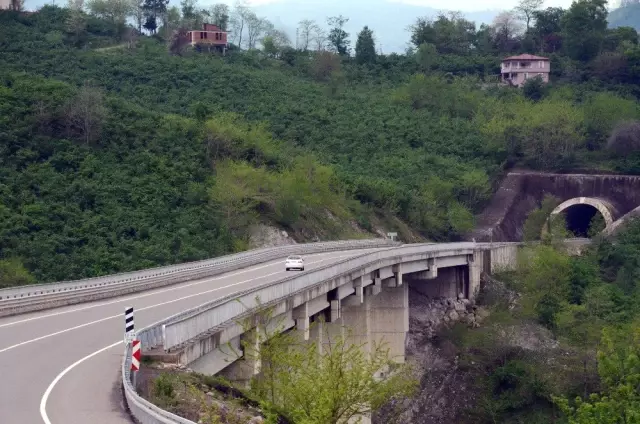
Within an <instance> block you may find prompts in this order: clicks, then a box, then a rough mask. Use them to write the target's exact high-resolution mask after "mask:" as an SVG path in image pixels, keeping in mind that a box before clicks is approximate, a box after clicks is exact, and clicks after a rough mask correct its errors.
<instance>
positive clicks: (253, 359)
mask: <svg viewBox="0 0 640 424" xmlns="http://www.w3.org/2000/svg"><path fill="white" fill-rule="evenodd" d="M260 336H261V335H260V333H259V330H258V329H256V328H254V329H252V330H250V331H248V332H246V333H244V334H243V335H242V336H241V340H242V344H241V346H242V348H243V357H242V358H241V359H238V360H237V361H235V362H234V363H233V364H231V365H229V366H228V367H226V368H225V369H224V370H222V372H221V373H220V375H222V376H224V377H225V378H227V379H229V380H230V381H233V382H236V383H238V384H240V385H245V386H246V385H248V384H249V382H250V381H251V378H253V376H254V375H257V374H258V373H260V368H261V366H262V364H261V361H260V347H261V344H262V343H261V341H260Z"/></svg>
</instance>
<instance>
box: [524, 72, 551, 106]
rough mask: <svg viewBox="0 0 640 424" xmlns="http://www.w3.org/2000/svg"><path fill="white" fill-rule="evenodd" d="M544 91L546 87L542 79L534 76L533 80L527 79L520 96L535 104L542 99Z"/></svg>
mask: <svg viewBox="0 0 640 424" xmlns="http://www.w3.org/2000/svg"><path fill="white" fill-rule="evenodd" d="M545 91H546V86H545V83H544V81H543V80H542V77H541V76H540V75H536V76H535V77H534V78H529V79H528V80H527V81H526V82H525V83H524V85H523V86H522V94H524V97H526V98H527V99H529V100H533V101H534V102H537V101H538V100H540V99H542V97H543V96H544V94H545Z"/></svg>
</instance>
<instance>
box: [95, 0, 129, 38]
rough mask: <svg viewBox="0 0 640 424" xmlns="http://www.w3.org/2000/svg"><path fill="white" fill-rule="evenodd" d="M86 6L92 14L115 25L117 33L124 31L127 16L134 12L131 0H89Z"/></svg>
mask: <svg viewBox="0 0 640 424" xmlns="http://www.w3.org/2000/svg"><path fill="white" fill-rule="evenodd" d="M87 8H88V9H89V11H90V12H91V13H92V14H94V15H96V16H98V17H101V18H104V19H107V20H108V21H110V22H111V23H112V24H113V25H115V26H116V27H117V28H118V33H119V34H121V33H122V32H123V31H124V28H125V26H126V21H127V18H128V17H129V16H132V15H133V13H134V4H133V3H132V2H131V0H89V2H88V3H87Z"/></svg>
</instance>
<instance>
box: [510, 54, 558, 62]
mask: <svg viewBox="0 0 640 424" xmlns="http://www.w3.org/2000/svg"><path fill="white" fill-rule="evenodd" d="M505 60H549V58H548V57H542V56H535V55H532V54H521V55H518V56H509V57H506V58H504V59H502V61H503V62H504V61H505Z"/></svg>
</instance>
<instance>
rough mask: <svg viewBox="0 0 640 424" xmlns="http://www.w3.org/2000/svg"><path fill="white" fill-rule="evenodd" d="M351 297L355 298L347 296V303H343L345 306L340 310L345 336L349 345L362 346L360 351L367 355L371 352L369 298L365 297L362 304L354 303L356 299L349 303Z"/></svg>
mask: <svg viewBox="0 0 640 424" xmlns="http://www.w3.org/2000/svg"><path fill="white" fill-rule="evenodd" d="M352 297H355V296H349V298H347V299H349V301H348V302H344V303H345V306H343V308H342V323H343V325H344V327H345V334H346V335H347V336H348V340H347V341H348V342H349V343H352V344H355V345H362V349H363V350H364V352H366V353H367V354H368V353H369V352H370V351H371V346H370V344H371V331H370V330H371V297H365V298H364V299H363V303H362V304H358V303H356V302H357V299H356V301H351V299H350V298H352ZM347 299H345V300H347ZM349 305H351V306H349Z"/></svg>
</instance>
